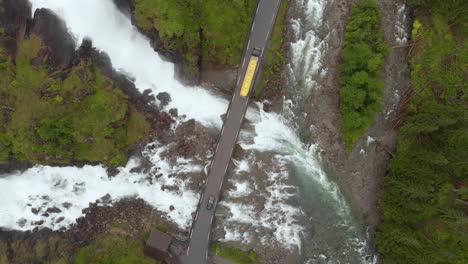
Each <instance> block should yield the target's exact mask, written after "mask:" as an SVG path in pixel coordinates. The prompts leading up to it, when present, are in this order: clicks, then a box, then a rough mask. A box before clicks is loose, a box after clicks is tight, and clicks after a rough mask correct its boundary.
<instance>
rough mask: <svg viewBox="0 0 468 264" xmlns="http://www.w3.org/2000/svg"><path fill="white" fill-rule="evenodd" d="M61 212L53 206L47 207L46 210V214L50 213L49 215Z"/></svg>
mask: <svg viewBox="0 0 468 264" xmlns="http://www.w3.org/2000/svg"><path fill="white" fill-rule="evenodd" d="M61 212H62V210H60V209H59V208H57V207H55V206H54V207H49V208H47V210H46V213H50V214H58V213H61Z"/></svg>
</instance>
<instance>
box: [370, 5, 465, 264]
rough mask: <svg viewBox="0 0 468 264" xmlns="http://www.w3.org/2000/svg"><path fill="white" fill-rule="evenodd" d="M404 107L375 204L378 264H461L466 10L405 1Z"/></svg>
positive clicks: (463, 255)
mask: <svg viewBox="0 0 468 264" xmlns="http://www.w3.org/2000/svg"><path fill="white" fill-rule="evenodd" d="M411 5H412V7H413V8H414V11H415V20H414V25H413V32H412V41H411V43H410V45H411V46H410V64H411V68H412V72H411V79H412V80H411V83H412V88H411V89H412V91H411V95H412V97H411V100H410V102H409V104H408V105H407V106H406V109H405V110H406V116H405V118H404V124H403V126H402V127H401V130H400V135H399V141H398V147H397V153H396V156H395V157H394V158H393V160H392V161H391V163H390V166H389V169H388V175H387V176H386V178H385V185H384V193H383V197H382V198H381V201H380V208H381V210H382V211H383V224H382V225H381V226H380V228H379V230H378V233H377V237H376V242H377V246H378V249H379V252H380V253H381V254H382V256H383V258H384V263H421V264H423V263H424V264H427V263H453V264H462V263H468V217H467V213H468V160H467V158H468V120H467V117H468V100H467V94H466V88H465V83H466V79H467V76H468V72H467V65H468V41H467V39H466V36H467V33H468V21H467V19H468V12H467V10H468V6H467V2H466V1H463V0H450V1H435V0H416V1H411Z"/></svg>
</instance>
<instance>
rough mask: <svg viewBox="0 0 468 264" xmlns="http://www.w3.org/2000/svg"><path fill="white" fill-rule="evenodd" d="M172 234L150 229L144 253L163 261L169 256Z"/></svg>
mask: <svg viewBox="0 0 468 264" xmlns="http://www.w3.org/2000/svg"><path fill="white" fill-rule="evenodd" d="M171 241H172V236H171V235H169V234H166V233H163V232H160V231H157V230H153V231H151V234H150V236H149V238H148V240H147V241H146V245H145V255H146V256H149V257H152V258H155V259H157V260H160V261H162V262H164V261H165V260H167V258H168V257H169V246H170V245H171Z"/></svg>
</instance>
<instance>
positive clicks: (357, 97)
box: [339, 0, 390, 151]
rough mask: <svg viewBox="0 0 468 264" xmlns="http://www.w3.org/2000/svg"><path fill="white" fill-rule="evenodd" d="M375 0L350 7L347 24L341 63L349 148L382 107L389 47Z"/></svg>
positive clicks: (345, 126) (343, 102)
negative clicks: (384, 64) (383, 79)
mask: <svg viewBox="0 0 468 264" xmlns="http://www.w3.org/2000/svg"><path fill="white" fill-rule="evenodd" d="M380 22H381V14H380V11H379V8H378V6H377V3H376V1H375V0H363V1H360V2H359V4H357V5H356V6H354V7H353V8H352V10H351V16H350V18H349V21H348V23H347V25H346V32H345V36H344V46H343V50H342V55H341V58H342V62H341V65H340V77H339V78H340V84H341V90H340V110H341V116H342V128H343V134H344V139H345V143H346V148H347V150H348V151H351V150H352V148H353V146H354V144H355V142H356V141H357V139H358V138H359V137H360V136H361V135H362V134H363V133H364V132H365V130H366V129H367V128H368V127H369V126H370V124H372V122H373V120H374V117H375V115H376V114H377V113H378V112H379V111H380V110H381V108H382V101H383V89H384V83H383V81H382V80H381V79H380V74H381V71H382V67H383V63H384V59H385V57H386V56H387V54H388V53H389V51H390V50H389V48H388V47H387V45H386V44H385V43H384V40H383V34H382V30H381V28H380Z"/></svg>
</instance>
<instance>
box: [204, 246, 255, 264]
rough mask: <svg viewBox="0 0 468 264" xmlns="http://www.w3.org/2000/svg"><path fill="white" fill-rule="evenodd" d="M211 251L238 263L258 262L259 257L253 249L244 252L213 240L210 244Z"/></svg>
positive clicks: (251, 263) (249, 263)
mask: <svg viewBox="0 0 468 264" xmlns="http://www.w3.org/2000/svg"><path fill="white" fill-rule="evenodd" d="M211 251H213V252H214V253H215V254H216V256H220V257H223V258H226V259H229V260H232V261H234V262H235V263H239V264H254V263H260V259H259V257H258V255H257V253H255V252H254V251H252V250H250V251H248V252H245V251H243V250H241V249H238V248H231V247H228V246H226V245H225V244H223V243H221V242H215V243H213V244H211Z"/></svg>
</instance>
